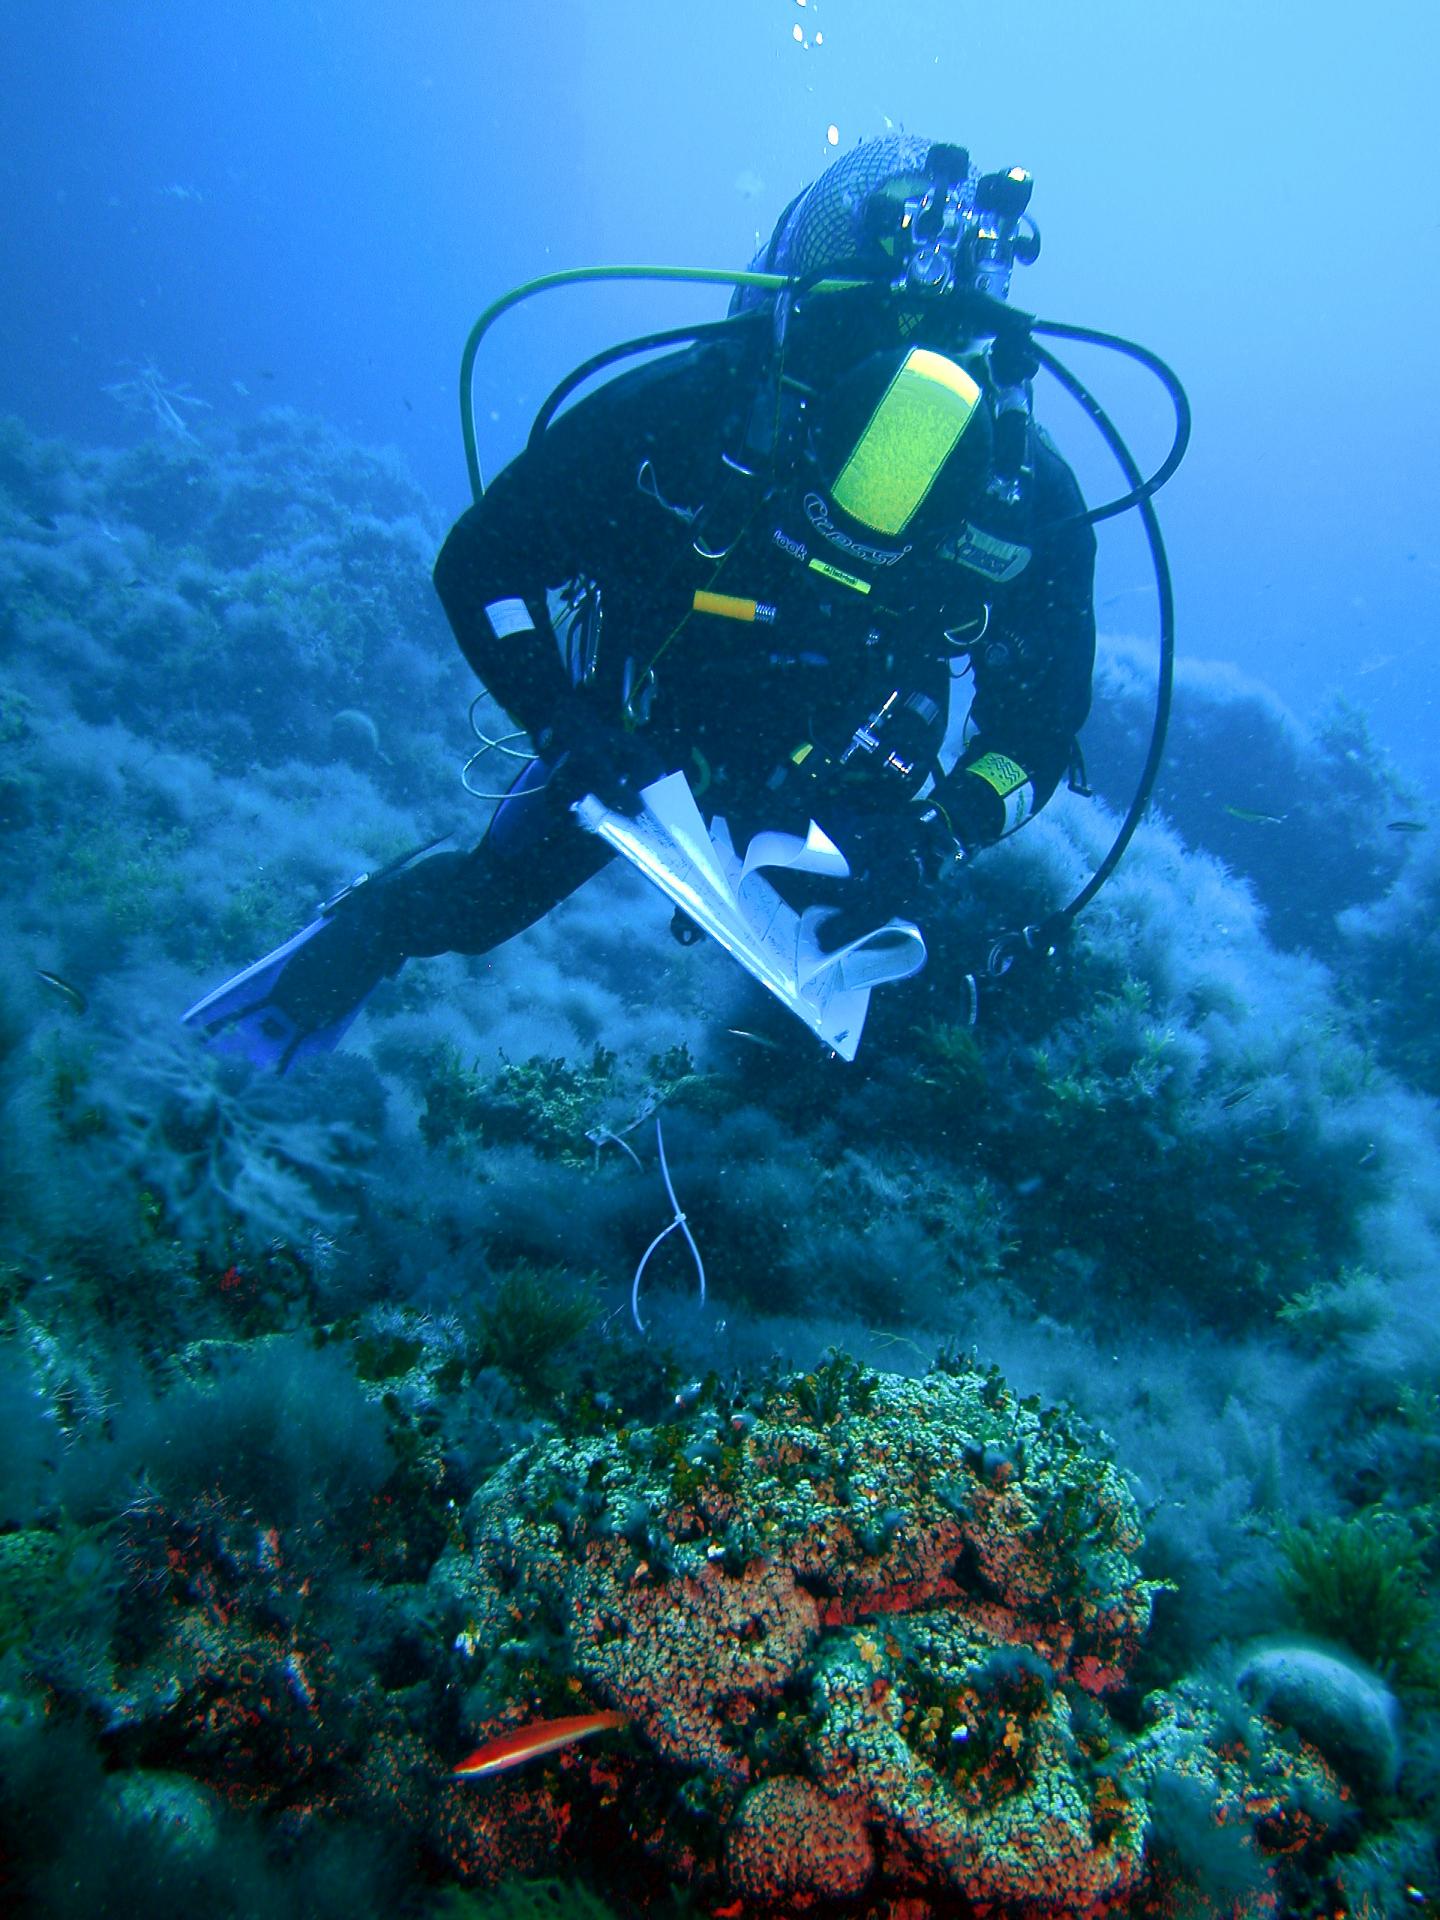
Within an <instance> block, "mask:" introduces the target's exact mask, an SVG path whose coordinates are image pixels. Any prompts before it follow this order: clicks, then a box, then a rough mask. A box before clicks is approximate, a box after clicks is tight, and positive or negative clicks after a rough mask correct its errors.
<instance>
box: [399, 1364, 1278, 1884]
mask: <svg viewBox="0 0 1440 1920" xmlns="http://www.w3.org/2000/svg"><path fill="white" fill-rule="evenodd" d="M685 1398H686V1401H687V1404H686V1405H685V1407H684V1408H683V1409H681V1408H677V1410H676V1413H675V1416H674V1418H673V1419H672V1420H670V1421H668V1422H662V1423H660V1424H659V1425H656V1426H654V1427H649V1428H640V1427H628V1426H626V1425H623V1424H616V1425H614V1426H606V1427H604V1428H602V1429H601V1430H599V1431H596V1432H594V1433H591V1434H589V1435H586V1436H584V1437H580V1438H567V1439H550V1440H546V1441H543V1442H541V1443H539V1444H537V1445H535V1446H534V1447H532V1448H531V1449H529V1450H528V1451H527V1452H526V1453H524V1454H522V1455H521V1456H519V1457H517V1458H516V1459H515V1460H513V1461H512V1462H510V1463H508V1464H507V1465H506V1466H505V1467H504V1468H502V1469H501V1470H500V1471H499V1472H498V1473H497V1474H496V1475H495V1476H494V1477H493V1478H492V1479H491V1480H490V1481H489V1482H488V1483H487V1484H486V1485H485V1486H484V1487H483V1488H482V1489H481V1490H480V1491H479V1493H477V1495H476V1496H475V1498H474V1501H473V1502H472V1505H471V1507H470V1510H469V1513H468V1515H467V1520H466V1529H465V1533H466V1538H465V1542H464V1544H463V1545H457V1546H456V1547H454V1548H453V1549H451V1550H450V1551H449V1552H447V1554H446V1555H445V1556H444V1557H443V1558H442V1560H441V1561H440V1563H439V1564H438V1565H437V1567H436V1569H435V1572H434V1574H433V1575H432V1582H431V1585H432V1593H433V1594H434V1596H435V1597H436V1599H437V1600H438V1601H439V1602H440V1603H441V1604H442V1606H443V1607H444V1608H445V1609H446V1610H447V1612H448V1614H449V1618H450V1622H451V1631H452V1632H453V1634H454V1636H455V1644H456V1647H457V1649H458V1650H459V1654H460V1657H461V1659H462V1661H464V1662H465V1663H467V1664H468V1666H469V1669H470V1675H471V1683H470V1689H469V1695H468V1705H467V1710H466V1721H467V1725H466V1728H465V1736H466V1737H467V1738H468V1737H471V1736H473V1737H475V1738H476V1739H484V1738H486V1737H487V1736H493V1735H495V1734H498V1733H499V1732H501V1731H503V1730H505V1729H507V1728H511V1727H515V1726H517V1725H521V1724H523V1723H525V1722H526V1721H528V1720H532V1719H535V1718H537V1717H543V1716H545V1715H550V1714H556V1713H560V1712H565V1713H570V1714H574V1713H577V1712H582V1711H584V1710H585V1709H586V1708H587V1707H589V1706H594V1707H603V1708H607V1709H611V1710H617V1711H619V1712H621V1713H622V1714H624V1715H625V1716H626V1717H627V1719H628V1722H629V1725H628V1726H627V1727H626V1728H625V1729H623V1730H622V1731H621V1732H619V1733H618V1734H612V1735H610V1736H608V1737H607V1739H606V1740H605V1741H604V1742H601V1743H596V1744H588V1745H586V1746H585V1747H583V1748H581V1747H576V1748H573V1749H571V1750H570V1751H568V1752H566V1753H562V1754H561V1755H560V1756H559V1757H558V1758H557V1759H556V1760H554V1761H552V1762H550V1763H548V1764H547V1765H546V1766H545V1767H543V1768H539V1769H530V1770H521V1771H519V1772H517V1773H514V1774H511V1775H508V1776H502V1777H500V1778H498V1779H496V1780H494V1781H492V1782H489V1783H487V1785H486V1788H485V1790H484V1792H483V1794H480V1793H477V1792H476V1791H475V1789H474V1788H473V1787H470V1786H468V1785H466V1784H463V1783H461V1784H457V1785H456V1786H455V1787H453V1788H452V1789H450V1790H449V1793H450V1806H449V1808H448V1811H447V1813H446V1816H445V1819H444V1820H443V1822H442V1827H443V1829H444V1830H445V1831H446V1832H447V1833H448V1834H450V1835H451V1836H452V1839H453V1842H454V1844H453V1848H451V1849H450V1852H451V1861H452V1865H453V1867H454V1869H455V1870H457V1871H459V1872H461V1873H462V1875H464V1874H465V1873H466V1871H467V1866H468V1868H469V1869H470V1877H474V1870H473V1867H474V1863H476V1862H483V1861H487V1860H493V1859H495V1858H496V1856H497V1845H498V1842H499V1840H500V1838H501V1837H502V1836H508V1838H509V1839H510V1840H511V1841H513V1836H514V1835H515V1834H517V1833H520V1832H524V1831H531V1832H535V1833H542V1834H545V1835H546V1836H547V1837H551V1838H553V1836H555V1835H563V1836H564V1846H565V1848H566V1850H567V1851H568V1852H570V1854H571V1855H572V1857H573V1858H574V1859H576V1860H577V1861H578V1860H588V1861H590V1862H594V1861H597V1860H603V1861H604V1862H605V1863H606V1866H607V1873H608V1875H609V1876H610V1877H611V1878H612V1879H613V1881H614V1884H615V1886H616V1888H617V1889H622V1890H623V1889H624V1888H625V1887H626V1886H629V1887H630V1889H631V1890H632V1891H636V1890H639V1889H641V1888H643V1887H644V1886H646V1885H653V1884H654V1883H655V1880H656V1876H657V1874H658V1875H659V1876H660V1877H661V1878H663V1879H665V1880H670V1881H674V1880H684V1881H685V1882H687V1883H688V1884H690V1885H691V1886H692V1887H693V1888H694V1889H695V1890H696V1891H697V1893H698V1894H699V1895H700V1896H701V1897H702V1898H704V1899H707V1900H709V1901H710V1902H711V1903H712V1904H713V1905H714V1906H715V1907H716V1908H717V1909H719V1908H720V1906H721V1904H722V1903H724V1902H729V1903H731V1904H730V1905H728V1906H726V1907H725V1909H724V1910H725V1911H728V1912H734V1913H739V1912H745V1913H757V1914H760V1913H780V1912H790V1911H793V1910H797V1909H800V1908H803V1909H805V1910H812V1909H814V1908H817V1907H819V1908H823V1907H825V1906H826V1905H827V1903H830V1902H843V1901H846V1900H852V1901H853V1900H854V1899H856V1898H857V1897H860V1896H862V1895H863V1896H865V1897H867V1898H869V1899H871V1900H872V1901H873V1900H876V1899H879V1900H881V1901H886V1900H889V1901H896V1900H898V1901H901V1902H908V1903H910V1905H909V1908H908V1909H907V1910H909V1911H913V1912H914V1913H916V1914H917V1915H919V1914H925V1913H928V1912H930V1911H931V1907H932V1903H933V1904H934V1905H935V1906H936V1907H937V1908H938V1907H945V1908H946V1910H948V1909H949V1905H950V1904H953V1902H954V1901H955V1899H956V1897H957V1896H959V1897H961V1898H962V1899H964V1900H967V1901H969V1902H972V1903H989V1905H990V1907H991V1909H992V1910H995V1911H1003V1912H1016V1913H1018V1912H1024V1913H1026V1914H1038V1913H1051V1914H1061V1913H1064V1914H1082V1913H1087V1912H1092V1911H1094V1912H1099V1911H1101V1910H1102V1909H1105V1908H1107V1906H1108V1907H1113V1906H1115V1905H1118V1904H1123V1903H1125V1902H1126V1901H1128V1900H1129V1898H1130V1896H1131V1895H1133V1894H1135V1893H1136V1892H1137V1891H1138V1890H1139V1889H1140V1888H1141V1886H1142V1884H1143V1883H1144V1881H1145V1876H1146V1872H1147V1865H1146V1833H1147V1824H1148V1811H1147V1804H1146V1798H1145V1793H1146V1786H1147V1783H1148V1781H1149V1780H1150V1779H1151V1778H1152V1777H1153V1776H1154V1775H1155V1774H1156V1773H1157V1771H1158V1770H1160V1769H1161V1768H1162V1767H1165V1766H1169V1765H1172V1764H1173V1757H1174V1751H1175V1748H1176V1737H1175V1724H1176V1723H1175V1722H1174V1721H1173V1717H1172V1718H1171V1719H1169V1720H1167V1718H1166V1716H1165V1715H1164V1714H1163V1713H1161V1714H1159V1715H1158V1717H1157V1719H1156V1721H1155V1724H1154V1728H1153V1730H1152V1732H1151V1733H1150V1734H1149V1735H1147V1736H1146V1737H1145V1738H1144V1739H1142V1740H1138V1741H1131V1740H1129V1739H1128V1738H1127V1734H1126V1732H1125V1731H1124V1730H1123V1729H1122V1727H1121V1726H1120V1725H1118V1724H1117V1723H1116V1721H1115V1720H1114V1719H1113V1717H1112V1715H1111V1713H1110V1711H1109V1709H1108V1707H1107V1699H1108V1698H1109V1697H1111V1696H1114V1695H1115V1694H1117V1693H1118V1692H1120V1691H1122V1690H1123V1689H1125V1687H1126V1681H1127V1675H1128V1672H1129V1669H1130V1666H1131V1663H1132V1661H1133V1658H1134V1655H1135V1653H1136V1651H1137V1649H1138V1647H1139V1644H1140V1640H1141V1637H1142V1635H1143V1633H1144V1631H1145V1628H1146V1625H1147V1623H1148V1620H1149V1615H1150V1604H1151V1596H1152V1589H1151V1587H1150V1585H1149V1584H1148V1583H1147V1582H1146V1581H1145V1580H1144V1579H1143V1578H1142V1577H1141V1575H1140V1573H1139V1570H1138V1567H1137V1565H1136V1561H1135V1557H1134V1556H1135V1553H1136V1550H1137V1548H1138V1545H1139V1527H1138V1523H1137V1517H1136V1512H1135V1508H1134V1505H1133V1503H1132V1500H1131V1497H1130V1494H1129V1491H1128V1489H1127V1487H1126V1485H1125V1483H1124V1481H1123V1479H1122V1477H1121V1476H1120V1474H1119V1473H1118V1471H1117V1470H1116V1469H1115V1468H1114V1467H1113V1466H1112V1465H1111V1464H1110V1463H1109V1462H1108V1461H1106V1460H1104V1459H1103V1458H1099V1457H1097V1456H1096V1454H1095V1453H1094V1452H1093V1451H1091V1450H1089V1449H1087V1447H1086V1446H1085V1445H1084V1444H1082V1440H1081V1438H1080V1436H1079V1435H1078V1434H1077V1432H1076V1431H1075V1430H1074V1429H1073V1428H1072V1427H1071V1426H1070V1425H1069V1424H1068V1423H1067V1421H1066V1420H1065V1419H1064V1418H1063V1417H1062V1416H1061V1415H1059V1414H1057V1413H1055V1412H1054V1411H1053V1410H1045V1411H1042V1410H1041V1409H1040V1407H1039V1406H1038V1403H1028V1402H1027V1403H1021V1402H1020V1401H1018V1400H1017V1399H1016V1397H1015V1396H1014V1395H1013V1394H1012V1393H1011V1392H1010V1391H1009V1390H1008V1389H1007V1388H1006V1386H1005V1385H1004V1383H1003V1381H1001V1380H1000V1378H999V1376H998V1375H996V1374H995V1373H993V1372H991V1373H985V1372H982V1371H980V1370H978V1369H972V1368H968V1367H947V1368H946V1369H944V1370H939V1371H936V1372H933V1373H931V1374H930V1375H928V1376H927V1377H925V1378H924V1379H909V1378H901V1377H897V1376H880V1375H877V1374H874V1373H871V1372H868V1371H867V1370H865V1369H863V1368H861V1367H859V1366H857V1365H855V1364H854V1363H853V1362H850V1361H847V1360H845V1359H843V1358H838V1357H837V1358H832V1359H831V1360H829V1361H828V1362H827V1363H826V1364H825V1365H824V1366H822V1367H820V1368H818V1369H816V1370H814V1371H813V1372H810V1373H805V1374H799V1375H792V1376H788V1377H778V1376H777V1377H776V1378H774V1379H772V1380H770V1381H769V1382H768V1383H766V1384H765V1385H764V1386H763V1387H762V1388H760V1389H758V1390H756V1391H754V1392H752V1393H748V1394H746V1393H739V1394H736V1393H726V1392H723V1391H721V1390H720V1389H719V1388H718V1387H717V1386H716V1385H715V1383H713V1382H712V1383H710V1384H709V1385H708V1387H707V1388H706V1389H705V1390H704V1391H702V1392H701V1393H700V1394H699V1395H698V1396H690V1395H687V1396H685ZM1137 1704H1138V1703H1137V1702H1135V1701H1134V1699H1133V1698H1131V1699H1130V1700H1129V1707H1130V1710H1131V1711H1132V1712H1133V1710H1134V1709H1135V1707H1136V1706H1137ZM1195 1725H1196V1723H1195V1721H1194V1719H1193V1716H1192V1717H1191V1721H1190V1726H1191V1729H1192V1730H1191V1731H1190V1732H1188V1733H1186V1734H1185V1735H1184V1741H1183V1744H1184V1745H1185V1746H1186V1747H1187V1749H1193V1750H1194V1751H1195V1752H1197V1753H1198V1754H1199V1755H1200V1756H1201V1759H1200V1760H1197V1761H1195V1762H1194V1765H1195V1766H1196V1767H1197V1769H1198V1770H1199V1771H1200V1772H1201V1773H1202V1774H1204V1776H1205V1789H1206V1791H1210V1790H1212V1789H1213V1793H1214V1799H1215V1805H1216V1817H1217V1819H1221V1820H1223V1819H1224V1818H1225V1817H1226V1811H1227V1809H1226V1807H1225V1806H1224V1804H1223V1802H1224V1801H1225V1796H1226V1785H1225V1782H1224V1781H1223V1780H1222V1778H1221V1777H1220V1770H1219V1764H1218V1762H1217V1763H1216V1764H1215V1766H1213V1767H1210V1766H1208V1765H1207V1763H1205V1762H1204V1756H1205V1754H1206V1752H1207V1749H1206V1748H1205V1745H1204V1742H1203V1740H1200V1741H1199V1742H1198V1744H1197V1740H1196V1735H1195V1732H1194V1727H1195ZM1127 1767H1128V1769H1129V1771H1128V1773H1127ZM1277 1805H1278V1802H1276V1801H1275V1800H1273V1799H1272V1801H1271V1802H1270V1810H1271V1812H1272V1813H1274V1812H1275V1809H1276V1806H1277ZM1233 1813H1234V1814H1235V1815H1237V1816H1240V1817H1242V1818H1243V1814H1244V1809H1243V1808H1238V1807H1237V1808H1236V1809H1234V1810H1233ZM1277 1831H1278V1824H1277ZM506 1860H507V1865H509V1866H510V1867H512V1868H514V1867H516V1866H519V1867H520V1868H522V1869H524V1867H525V1866H526V1863H525V1862H524V1861H523V1860H517V1858H516V1856H515V1853H514V1850H513V1845H508V1846H507V1848H506ZM540 1864H542V1863H541V1862H540V1861H539V1860H537V1861H536V1862H535V1865H536V1866H538V1865H540ZM736 1902H738V1903H739V1904H738V1905H736V1904H734V1903H736Z"/></svg>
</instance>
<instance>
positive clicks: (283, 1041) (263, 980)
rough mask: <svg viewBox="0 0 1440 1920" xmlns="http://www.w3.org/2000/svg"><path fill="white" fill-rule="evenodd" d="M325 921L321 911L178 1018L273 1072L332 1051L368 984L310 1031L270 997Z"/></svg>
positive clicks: (222, 1046) (367, 995)
mask: <svg viewBox="0 0 1440 1920" xmlns="http://www.w3.org/2000/svg"><path fill="white" fill-rule="evenodd" d="M329 924H330V916H329V915H328V914H324V913H322V914H321V915H320V917H319V918H318V919H315V920H312V921H311V922H310V924H309V926H308V927H302V928H301V929H300V931H299V933H296V934H292V935H291V937H290V939H288V940H287V941H286V942H285V943H284V945H283V946H279V947H276V948H275V949H274V950H273V952H270V953H267V954H266V955H265V956H264V958H263V959H261V960H256V961H255V962H254V963H253V964H252V965H250V966H248V967H246V968H245V970H244V971H243V972H242V973H237V974H235V975H234V976H233V977H232V978H231V979H229V980H227V981H226V982H225V983H224V985H223V986H219V987H216V988H215V990H214V992H213V993H207V994H206V995H205V997H204V999H203V1000H197V1001H196V1002H195V1004H194V1006H193V1007H191V1008H189V1010H188V1011H187V1012H185V1013H183V1014H182V1015H181V1016H180V1020H181V1024H182V1025H183V1026H187V1027H195V1028H196V1029H197V1030H198V1031H199V1032H200V1033H201V1034H203V1035H204V1037H205V1038H206V1039H207V1040H208V1041H209V1042H210V1044H211V1046H213V1047H214V1048H215V1049H216V1051H217V1052H218V1053H239V1054H243V1055H244V1056H245V1058H246V1059H247V1060H249V1061H250V1062H251V1064H252V1065H254V1066H257V1067H265V1068H269V1069H272V1070H273V1071H275V1072H277V1073H285V1072H288V1070H289V1069H290V1068H291V1067H293V1066H294V1065H295V1062H296V1061H297V1060H305V1059H308V1058H310V1056H311V1055H313V1054H317V1053H330V1052H332V1051H333V1050H334V1048H336V1047H338V1046H339V1044H340V1042H341V1040H343V1039H344V1037H345V1035H346V1033H347V1032H348V1031H349V1029H350V1027H351V1025H352V1024H353V1022H354V1020H355V1017H356V1015H357V1014H358V1013H359V1012H360V1009H361V1008H362V1007H363V1006H364V1004H365V1002H366V1001H367V1000H368V999H369V998H370V990H367V991H366V992H365V993H364V994H362V995H361V997H360V998H359V999H358V1000H357V1001H356V1002H355V1004H354V1006H352V1007H348V1008H347V1009H346V1010H345V1012H344V1013H342V1014H340V1015H339V1017H338V1018H337V1019H333V1020H332V1021H331V1022H330V1024H329V1025H328V1026H324V1027H316V1028H315V1029H313V1030H312V1031H310V1032H302V1031H301V1029H300V1028H299V1027H298V1026H297V1025H296V1023H295V1021H294V1020H293V1019H292V1018H291V1017H290V1015H289V1014H288V1013H285V1012H284V1011H283V1010H282V1009H281V1008H280V1007H278V1006H276V1005H275V1004H274V999H273V996H274V992H275V988H276V987H277V985H278V984H279V981H280V976H281V975H282V974H283V973H284V971H285V969H286V967H287V966H288V965H289V964H290V962H291V961H292V960H293V959H294V957H295V955H296V954H297V953H299V951H300V949H301V948H302V947H306V946H308V945H309V944H310V942H311V941H312V940H313V939H314V938H315V936H316V934H317V933H319V932H320V930H321V928H322V927H326V926H328V925H329ZM377 984H378V983H377Z"/></svg>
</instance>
